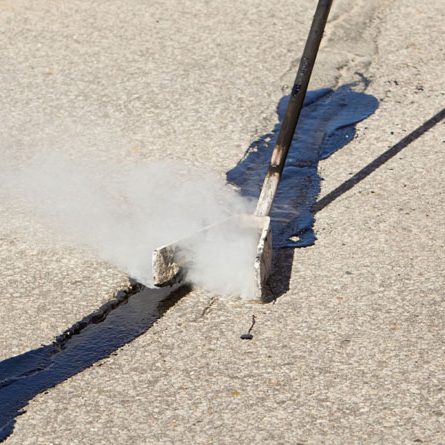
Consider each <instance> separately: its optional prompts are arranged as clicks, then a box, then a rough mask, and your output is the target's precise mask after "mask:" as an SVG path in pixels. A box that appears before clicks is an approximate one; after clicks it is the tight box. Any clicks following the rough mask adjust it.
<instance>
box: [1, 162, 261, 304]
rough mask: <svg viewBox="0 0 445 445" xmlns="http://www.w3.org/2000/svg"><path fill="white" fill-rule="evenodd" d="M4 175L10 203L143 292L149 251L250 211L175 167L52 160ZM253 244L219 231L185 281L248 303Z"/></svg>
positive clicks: (198, 175) (208, 176)
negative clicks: (26, 209) (15, 201)
mask: <svg viewBox="0 0 445 445" xmlns="http://www.w3.org/2000/svg"><path fill="white" fill-rule="evenodd" d="M5 171H6V173H2V176H3V177H2V178H1V180H2V188H3V191H6V192H7V194H8V195H10V197H12V198H13V199H21V200H22V201H24V202H25V203H26V205H27V206H29V208H30V209H32V211H33V213H34V214H37V215H38V217H39V218H40V219H43V220H44V222H45V223H46V224H47V225H48V226H49V227H50V228H55V229H56V230H57V232H58V233H61V234H62V235H64V236H65V237H67V238H68V239H69V240H70V241H72V242H75V243H76V244H79V245H82V246H87V247H88V248H89V249H90V250H91V252H92V253H94V254H95V255H97V256H99V257H100V258H102V259H104V260H107V261H109V262H111V263H112V264H114V265H115V266H117V267H118V268H119V269H121V270H123V271H125V272H127V273H128V274H129V275H130V276H132V277H133V278H135V279H137V280H138V281H140V282H142V283H143V284H145V285H147V286H151V285H152V282H151V277H152V271H151V256H152V252H153V249H154V248H156V247H159V246H161V245H163V244H167V243H171V242H173V241H176V240H180V239H182V238H184V237H187V236H189V235H190V234H192V233H194V232H196V231H198V230H199V229H201V228H202V227H204V226H207V225H209V224H213V223H216V222H219V221H222V220H224V219H226V218H228V217H230V216H232V215H236V214H240V213H252V210H253V209H252V203H250V202H247V201H246V200H245V199H243V198H241V197H240V196H239V195H238V194H237V193H236V191H235V190H233V189H232V188H230V187H229V186H228V185H227V184H226V183H225V181H224V179H223V178H221V177H220V176H219V175H217V174H216V173H208V172H207V173H203V171H202V170H198V169H196V168H194V167H191V166H189V165H186V164H184V163H179V162H170V161H160V162H154V163H150V162H148V161H138V163H135V164H128V165H124V166H121V165H119V166H118V165H115V164H112V163H110V162H105V161H101V162H91V161H88V162H82V161H73V160H69V159H68V158H65V157H63V156H61V155H55V154H52V155H45V156H41V157H36V158H34V159H32V160H31V161H30V162H29V163H28V164H27V165H26V166H24V167H23V166H21V167H20V168H18V167H13V166H12V165H11V166H10V168H6V169H4V170H3V172H5ZM49 233H50V232H49ZM256 244H257V236H256V234H255V233H253V232H250V233H249V232H246V231H245V230H242V229H241V228H240V229H239V230H238V229H237V228H236V227H234V226H233V225H222V228H221V230H220V231H218V233H217V234H216V235H214V236H212V237H210V238H209V237H203V238H202V240H201V241H200V242H198V243H196V244H195V245H194V246H193V252H194V257H193V265H192V266H191V269H190V270H189V272H188V277H189V279H190V280H191V281H192V282H194V283H195V284H197V285H199V286H201V287H203V288H205V289H207V290H209V291H211V292H214V293H218V294H237V295H241V296H243V297H249V294H250V293H251V292H252V286H253V264H254V260H255V253H256Z"/></svg>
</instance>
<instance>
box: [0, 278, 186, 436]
mask: <svg viewBox="0 0 445 445" xmlns="http://www.w3.org/2000/svg"><path fill="white" fill-rule="evenodd" d="M138 290H140V289H138V288H137V287H136V288H135V289H133V291H130V293H131V292H137V293H135V294H134V295H128V294H125V293H121V295H120V296H118V298H117V299H116V300H115V301H114V302H113V303H108V304H106V305H104V307H103V308H101V310H99V311H97V312H95V313H94V314H91V315H89V316H88V317H85V319H84V320H82V321H81V322H79V323H76V325H74V326H73V327H72V328H70V329H68V330H67V331H66V332H65V333H63V334H62V335H61V336H60V337H58V338H57V339H56V341H55V342H54V343H53V344H51V345H46V346H42V347H40V348H38V349H34V350H32V351H29V352H26V353H24V354H21V355H18V356H16V357H12V358H9V359H7V360H4V361H2V362H0V441H3V440H4V439H6V438H7V437H8V436H9V435H10V434H11V433H12V431H13V429H14V423H15V418H16V417H17V416H18V415H20V414H23V412H24V411H23V408H24V407H25V406H26V405H27V403H28V402H29V401H30V400H31V399H32V398H33V397H35V396H36V395H37V394H39V393H41V392H44V391H45V390H47V389H49V388H51V387H53V386H55V385H57V384H59V383H61V382H63V381H64V380H66V379H68V378H70V377H72V376H73V375H75V374H77V373H79V372H81V371H83V370H84V369H86V368H88V367H89V366H91V365H92V364H94V363H95V362H97V361H98V360H101V359H103V358H106V357H108V356H109V355H110V354H111V353H112V352H114V351H116V350H117V349H118V348H120V347H122V346H124V345H125V344H127V343H129V342H131V341H132V340H133V339H135V338H136V337H138V336H139V335H141V334H142V333H144V332H145V331H147V330H148V329H149V328H150V327H151V326H152V325H153V323H154V322H155V321H156V320H157V319H159V318H160V317H161V316H162V314H163V313H164V312H165V311H166V310H167V309H168V308H169V307H171V306H172V305H173V304H175V303H176V301H178V300H179V299H180V298H181V297H182V296H184V295H185V294H186V293H187V292H188V291H189V289H188V288H187V287H185V286H183V287H181V288H179V289H176V290H175V291H172V289H170V288H165V289H159V290H158V289H143V290H140V291H139V292H138Z"/></svg>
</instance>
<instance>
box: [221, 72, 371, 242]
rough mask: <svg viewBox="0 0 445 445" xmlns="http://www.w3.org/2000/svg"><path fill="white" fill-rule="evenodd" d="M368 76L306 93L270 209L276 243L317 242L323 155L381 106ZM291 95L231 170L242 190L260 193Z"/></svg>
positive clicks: (339, 145)
mask: <svg viewBox="0 0 445 445" xmlns="http://www.w3.org/2000/svg"><path fill="white" fill-rule="evenodd" d="M368 83H369V82H368V81H367V80H366V79H365V78H364V77H363V76H360V81H358V82H354V83H351V84H348V85H344V86H342V87H340V88H337V89H336V90H333V89H330V88H322V89H319V90H315V91H309V92H308V93H307V94H306V99H305V101H304V108H303V110H302V112H301V116H300V120H299V122H298V125H297V130H296V133H295V136H294V138H293V141H292V145H291V147H290V149H289V153H288V156H287V159H286V163H285V166H284V170H283V174H282V177H281V181H280V185H279V186H278V190H277V194H276V196H275V199H274V203H273V207H272V210H271V215H270V216H271V219H272V233H273V236H272V240H273V245H274V247H275V248H283V247H287V248H295V247H307V246H310V245H312V244H314V242H315V240H316V237H315V232H314V229H313V225H314V211H313V209H314V205H315V203H316V201H317V198H318V194H319V193H320V182H321V180H322V178H321V177H320V175H319V173H318V164H319V162H320V161H322V160H324V159H326V158H328V157H329V156H331V155H332V154H333V153H335V152H336V151H338V150H340V149H341V148H343V147H344V146H345V145H347V144H348V143H349V142H351V141H352V140H353V138H354V136H355V134H356V129H355V124H357V123H358V122H360V121H362V120H363V119H366V118H367V117H368V116H370V115H371V114H372V113H374V111H375V110H376V109H377V108H378V104H379V103H378V100H377V99H376V98H375V97H374V96H371V95H369V94H365V93H364V91H365V90H366V87H367V85H368ZM288 100H289V96H284V97H283V98H282V99H281V100H280V102H279V104H278V106H277V115H278V122H277V123H276V124H275V126H274V128H273V129H272V130H271V131H270V132H269V133H266V134H264V135H262V136H261V137H260V138H259V139H257V140H256V141H254V142H253V143H252V144H251V145H250V147H249V148H248V149H247V151H246V153H245V155H244V158H243V159H242V160H241V161H240V162H239V163H238V165H236V166H235V167H234V168H233V169H232V170H230V171H229V172H228V173H227V180H228V181H229V182H230V183H232V184H235V185H236V186H237V187H238V188H239V189H240V192H241V194H242V195H244V196H247V197H250V198H253V199H257V198H258V196H259V194H260V190H261V186H262V184H263V179H264V176H265V174H266V171H267V168H268V165H269V160H270V157H271V154H272V150H273V147H274V145H275V141H276V139H277V136H278V132H279V130H280V127H281V121H282V118H283V116H284V113H285V110H286V107H287V102H288Z"/></svg>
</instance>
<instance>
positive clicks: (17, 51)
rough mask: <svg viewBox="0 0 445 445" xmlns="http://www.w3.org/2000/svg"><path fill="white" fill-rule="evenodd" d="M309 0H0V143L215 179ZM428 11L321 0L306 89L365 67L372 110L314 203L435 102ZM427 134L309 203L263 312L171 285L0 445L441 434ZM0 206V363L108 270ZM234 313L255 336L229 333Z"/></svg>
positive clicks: (440, 309)
mask: <svg viewBox="0 0 445 445" xmlns="http://www.w3.org/2000/svg"><path fill="white" fill-rule="evenodd" d="M314 8H315V2H313V1H304V2H284V3H281V4H280V7H279V8H277V7H276V5H274V4H270V3H265V2H258V1H253V0H252V1H248V2H244V3H236V2H231V1H224V2H220V3H218V4H213V3H212V4H211V5H210V4H208V3H206V2H189V1H187V2H181V3H179V4H178V3H177V2H170V1H157V2H150V4H147V3H146V2H142V1H138V0H131V1H126V2H121V1H117V0H113V1H108V2H103V1H93V2H85V1H80V0H76V1H72V2H63V1H56V0H52V1H49V2H48V1H45V2H43V1H35V2H32V3H31V2H28V1H25V0H18V1H14V2H12V1H3V2H1V3H0V21H1V23H2V25H1V27H0V29H2V32H1V39H2V45H1V46H0V48H1V49H0V58H1V60H2V63H1V68H0V77H1V79H2V89H1V91H0V96H1V100H2V110H0V116H1V119H2V130H1V136H2V142H1V150H2V152H4V153H10V151H11V150H15V151H16V152H17V156H19V157H20V156H22V157H24V158H26V157H27V156H29V155H30V154H32V152H33V151H38V150H41V149H43V147H41V146H39V143H38V142H39V135H41V136H42V138H44V139H45V140H48V133H50V132H53V131H55V130H54V125H53V124H51V122H52V121H54V120H55V119H60V120H61V121H63V122H69V123H70V124H69V125H70V126H72V127H74V128H75V129H77V130H78V129H79V128H84V127H83V125H85V126H86V130H85V131H86V132H90V136H89V139H88V140H90V139H94V134H100V135H103V134H104V133H105V134H106V135H107V137H108V139H107V140H109V141H111V142H112V141H113V140H114V139H113V135H114V134H116V133H117V134H118V137H117V139H118V140H119V141H125V144H123V145H116V144H113V143H110V144H109V147H110V148H109V149H108V150H107V145H102V146H101V147H99V146H95V145H94V144H87V143H86V144H84V145H79V146H75V145H73V146H69V145H62V147H61V148H58V149H60V150H62V149H63V150H69V152H68V154H69V155H70V156H73V157H75V156H79V157H88V156H91V157H95V158H97V157H99V158H100V157H104V158H109V159H113V160H116V161H117V162H125V159H126V158H128V157H135V158H137V157H138V156H140V157H143V158H159V157H162V158H164V157H166V158H168V157H174V158H177V159H188V160H193V161H195V162H196V163H198V164H199V163H202V164H206V165H209V166H211V167H212V168H215V169H216V170H217V171H219V172H221V174H223V173H224V172H225V171H226V170H227V169H228V168H230V167H232V166H233V165H234V163H236V161H237V160H238V159H239V158H240V157H241V155H242V153H243V151H244V150H245V148H246V147H247V146H248V144H249V143H250V142H251V141H252V140H254V139H255V138H256V137H257V136H258V135H260V134H262V133H264V132H265V131H268V130H269V129H270V128H272V126H273V124H274V123H275V114H274V112H273V110H274V108H275V106H276V103H277V102H278V100H279V98H280V97H281V95H282V94H283V93H282V88H284V89H285V88H286V85H289V84H290V83H291V82H292V79H293V75H294V73H293V69H294V65H295V63H291V62H292V61H295V58H296V55H298V54H299V53H300V52H301V47H302V44H303V42H304V39H305V37H306V32H307V28H308V26H309V23H310V18H311V16H312V13H313V10H314ZM442 16H443V6H442V5H441V2H439V1H432V2H428V3H427V4H426V3H420V2H416V1H414V0H406V1H403V2H402V1H396V2H388V1H383V0H382V1H377V2H357V3H355V6H353V7H350V3H349V2H346V1H342V0H338V1H337V2H336V3H335V5H334V9H333V12H332V16H331V20H330V23H329V25H328V29H327V32H326V39H325V40H324V42H323V47H322V49H321V53H320V58H319V60H318V62H317V65H316V69H315V71H314V79H313V82H312V87H313V88H315V87H320V86H326V87H333V86H335V85H339V84H344V83H347V82H349V81H351V80H352V79H353V73H354V72H355V71H360V72H364V74H366V76H367V77H369V79H370V80H371V84H370V85H369V87H368V90H367V93H369V94H373V95H374V96H375V97H377V98H378V99H379V101H380V107H379V109H378V110H377V112H376V113H375V114H374V115H372V116H371V117H370V118H369V119H367V120H365V121H364V122H362V123H361V124H359V126H358V129H357V135H356V138H355V139H354V140H353V141H352V142H351V143H349V144H348V145H347V146H345V147H344V148H343V149H342V150H340V151H339V152H337V153H336V154H335V155H333V156H332V157H331V158H329V159H328V160H326V161H323V162H322V163H320V172H321V175H322V176H323V178H324V181H323V183H322V192H321V197H322V196H325V195H326V194H328V193H329V192H330V191H332V190H333V189H335V188H336V187H337V186H339V185H340V184H342V183H343V182H344V181H346V180H347V179H349V178H350V177H351V176H352V175H353V174H354V173H355V172H357V171H358V170H360V169H361V168H363V167H364V166H366V165H367V164H369V163H370V162H371V161H372V160H373V159H375V158H376V157H377V156H379V155H380V154H381V153H383V152H384V151H386V150H387V149H388V148H389V147H391V146H393V145H394V144H396V143H397V142H398V141H399V140H401V139H402V138H403V137H404V136H406V135H407V134H408V133H409V132H411V131H413V130H415V129H416V128H417V127H419V126H421V125H422V124H423V123H424V122H425V121H426V120H428V119H429V118H431V117H432V116H433V115H434V114H436V113H437V112H439V111H440V110H441V109H442V108H443V107H444V102H445V94H444V81H443V60H444V51H443V47H442V45H441V43H440V39H439V36H440V34H441V28H442V18H441V17H442ZM289 67H290V68H289ZM104 127H105V130H104V129H103V128H104ZM110 127H111V128H112V129H113V130H112V131H111V130H109V128H110ZM96 128H99V129H100V130H96ZM443 130H444V121H442V122H440V123H438V124H437V125H435V126H434V127H433V128H431V129H430V130H429V131H427V132H425V133H424V134H423V135H421V136H420V137H419V138H418V139H416V140H414V141H413V142H412V143H411V144H409V145H408V146H406V148H404V149H403V150H402V151H401V152H400V153H399V154H398V155H397V156H395V157H393V158H392V159H391V160H389V161H388V162H386V163H385V164H383V165H382V166H380V167H379V168H378V169H377V170H376V171H374V172H373V173H372V174H371V175H370V176H368V177H367V178H366V179H365V180H363V181H362V182H360V183H359V184H357V185H356V186H355V187H353V188H352V189H351V190H349V191H348V192H347V193H345V194H343V195H341V196H340V197H338V198H337V199H336V200H335V201H333V202H331V203H330V204H329V205H328V206H326V207H325V208H323V209H322V210H321V211H320V212H318V213H317V215H316V223H315V231H316V234H317V237H318V240H317V242H316V244H315V245H314V246H313V247H310V248H306V249H300V250H296V251H294V252H289V251H286V250H283V251H281V252H278V253H277V258H276V262H275V272H274V275H273V278H272V280H271V283H270V284H271V287H272V289H273V290H275V291H276V292H277V293H278V294H279V293H280V289H285V288H286V287H287V284H288V287H289V289H288V290H287V291H286V292H285V293H284V294H283V295H281V296H280V297H279V298H278V299H277V300H276V303H275V304H267V305H259V304H252V303H245V302H241V301H231V300H228V299H224V298H219V297H215V296H212V295H208V294H206V293H204V292H201V291H199V290H197V291H193V292H191V293H190V294H188V295H187V296H185V297H184V298H182V299H181V300H180V301H179V302H178V303H177V304H176V305H175V306H174V307H172V308H171V309H170V310H169V311H168V312H167V313H166V314H165V315H164V317H163V318H162V319H160V320H159V321H158V322H157V323H156V324H155V325H154V326H153V328H151V329H150V330H149V331H148V332H147V333H146V334H144V335H143V336H141V337H139V338H137V339H136V340H134V341H133V342H131V343H130V344H128V345H126V346H125V347H123V348H121V349H120V350H118V351H117V353H116V354H113V355H112V356H111V357H109V358H108V359H105V360H103V361H101V362H99V363H96V364H95V365H94V366H93V367H91V368H89V369H87V370H86V371H84V372H82V373H80V374H78V375H76V376H74V377H73V378H71V379H69V380H68V381H66V382H64V383H62V384H60V385H58V386H57V387H55V388H53V389H51V390H49V391H48V392H47V393H45V394H41V395H39V396H37V397H36V398H35V399H33V400H32V401H31V402H30V403H29V405H28V407H27V408H26V413H25V414H24V415H22V416H20V417H18V418H17V423H16V426H15V430H14V433H13V434H12V435H11V436H10V437H9V438H8V439H7V441H6V442H5V443H7V444H8V445H9V444H20V445H24V444H49V443H51V444H68V443H69V444H87V443H91V442H94V443H98V444H102V443H103V444H105V443H106V444H110V443H115V444H127V443H137V444H158V443H166V444H167V443H193V444H205V443H215V444H225V443H227V444H233V443H242V444H250V443H276V444H288V443H304V444H321V443H329V444H332V443H334V444H345V443H347V444H348V443H385V444H392V443H394V444H400V443H427V444H442V443H444V437H445V414H444V413H445V387H444V381H445V373H444V368H443V357H444V352H445V342H444V336H443V332H444V327H445V314H444V287H445V286H444V285H445V282H444V276H445V275H444V264H445V258H444V256H445V254H444V243H445V232H444V225H443V218H444V210H443V209H444V208H445V206H444V204H445V202H444V197H443V193H440V191H441V190H442V189H443V188H444V176H443V161H444V154H443V153H444V151H443V146H444V140H443V135H444V131H443ZM77 132H78V131H77ZM95 132H97V133H95ZM55 149H57V148H55ZM0 205H1V207H2V212H1V213H0V238H1V243H0V256H1V265H2V268H1V270H0V283H1V284H2V289H3V292H2V294H1V296H0V298H1V310H0V317H1V318H0V323H1V326H2V333H1V335H0V355H1V357H2V358H7V357H10V356H13V355H16V354H18V353H21V352H24V351H27V350H29V349H31V348H34V347H36V346H38V345H39V344H40V343H42V342H43V343H45V342H49V341H51V339H52V338H53V337H54V336H55V335H57V334H60V333H61V332H62V331H63V330H64V329H66V328H67V327H69V326H70V325H71V324H72V323H74V322H75V321H77V320H78V319H80V318H82V317H83V316H84V315H86V314H87V313H89V312H92V311H93V310H94V309H96V308H98V307H99V306H100V304H101V303H102V302H103V301H105V300H106V299H107V298H109V297H110V296H111V295H112V294H113V293H114V292H115V291H116V290H118V289H120V288H124V287H125V286H126V285H127V284H126V283H127V281H126V280H127V278H126V277H125V276H124V275H122V274H121V273H120V272H118V271H116V270H114V269H113V268H111V267H110V266H109V265H107V264H104V263H102V262H98V261H95V260H94V259H91V258H88V257H86V256H85V255H84V253H82V252H80V251H78V250H76V249H74V248H73V247H69V246H63V245H61V244H57V243H56V244H55V243H53V242H49V241H48V239H47V236H46V234H45V229H44V228H43V227H40V226H38V225H37V223H35V222H34V221H32V220H30V219H29V218H27V217H26V215H24V214H23V213H21V211H20V209H19V208H16V206H14V204H13V203H7V202H4V201H0ZM290 272H291V274H290V280H288V279H287V276H288V275H289V273H290ZM287 281H289V283H287ZM252 314H255V315H256V319H257V322H256V324H255V327H254V329H253V334H254V339H253V340H252V341H241V340H240V338H239V336H240V335H241V334H242V333H244V332H246V331H247V330H248V328H249V326H250V324H251V317H252Z"/></svg>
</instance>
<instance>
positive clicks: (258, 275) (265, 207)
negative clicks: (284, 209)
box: [153, 0, 332, 300]
mask: <svg viewBox="0 0 445 445" xmlns="http://www.w3.org/2000/svg"><path fill="white" fill-rule="evenodd" d="M331 5H332V0H319V2H318V5H317V9H316V11H315V14H314V18H313V20H312V25H311V28H310V31H309V35H308V38H307V40H306V45H305V47H304V51H303V55H302V57H301V59H300V63H299V67H298V71H297V75H296V78H295V82H294V84H293V87H292V91H291V94H290V98H289V102H288V105H287V110H286V113H285V115H284V119H283V122H282V125H281V128H280V131H279V134H278V138H277V141H276V144H275V147H274V149H273V152H272V157H271V160H270V164H269V168H268V171H267V174H266V177H265V179H264V183H263V186H262V189H261V193H260V197H259V199H258V202H257V206H256V209H255V212H254V214H253V215H237V216H233V217H231V218H230V223H234V224H238V225H239V226H240V227H245V228H246V229H249V230H256V231H257V234H258V245H257V254H256V258H255V263H254V264H253V267H254V271H255V290H254V291H253V295H252V296H251V297H252V299H255V300H261V299H262V297H263V295H264V289H265V284H266V281H267V279H268V277H269V275H270V272H271V268H272V233H271V223H270V217H269V212H270V210H271V207H272V203H273V199H274V197H275V194H276V191H277V188H278V184H279V182H280V178H281V174H282V172H283V168H284V164H285V161H286V157H287V153H288V152H289V148H290V146H291V143H292V139H293V137H294V133H295V128H296V126H297V123H298V119H299V117H300V112H301V109H302V108H303V102H304V98H305V95H306V91H307V87H308V84H309V80H310V77H311V74H312V69H313V67H314V64H315V59H316V57H317V52H318V49H319V47H320V42H321V39H322V37H323V32H324V28H325V26H326V22H327V19H328V15H329V11H330V8H331ZM227 223H228V221H227V220H226V221H223V222H221V223H218V224H214V225H211V226H208V227H205V228H203V229H202V230H201V231H200V232H199V233H196V234H195V235H193V236H191V237H190V238H188V239H187V242H184V241H182V240H179V241H177V242H174V243H171V244H168V245H164V246H161V247H159V248H157V249H156V250H154V252H153V282H154V284H155V286H165V285H170V284H172V283H173V282H175V281H178V280H180V279H181V277H182V276H183V274H184V270H185V272H186V269H187V256H188V255H193V252H192V250H193V238H194V237H199V236H202V235H203V234H205V233H206V232H208V231H212V230H218V227H220V224H227ZM184 246H188V247H184ZM190 246H192V247H190Z"/></svg>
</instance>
